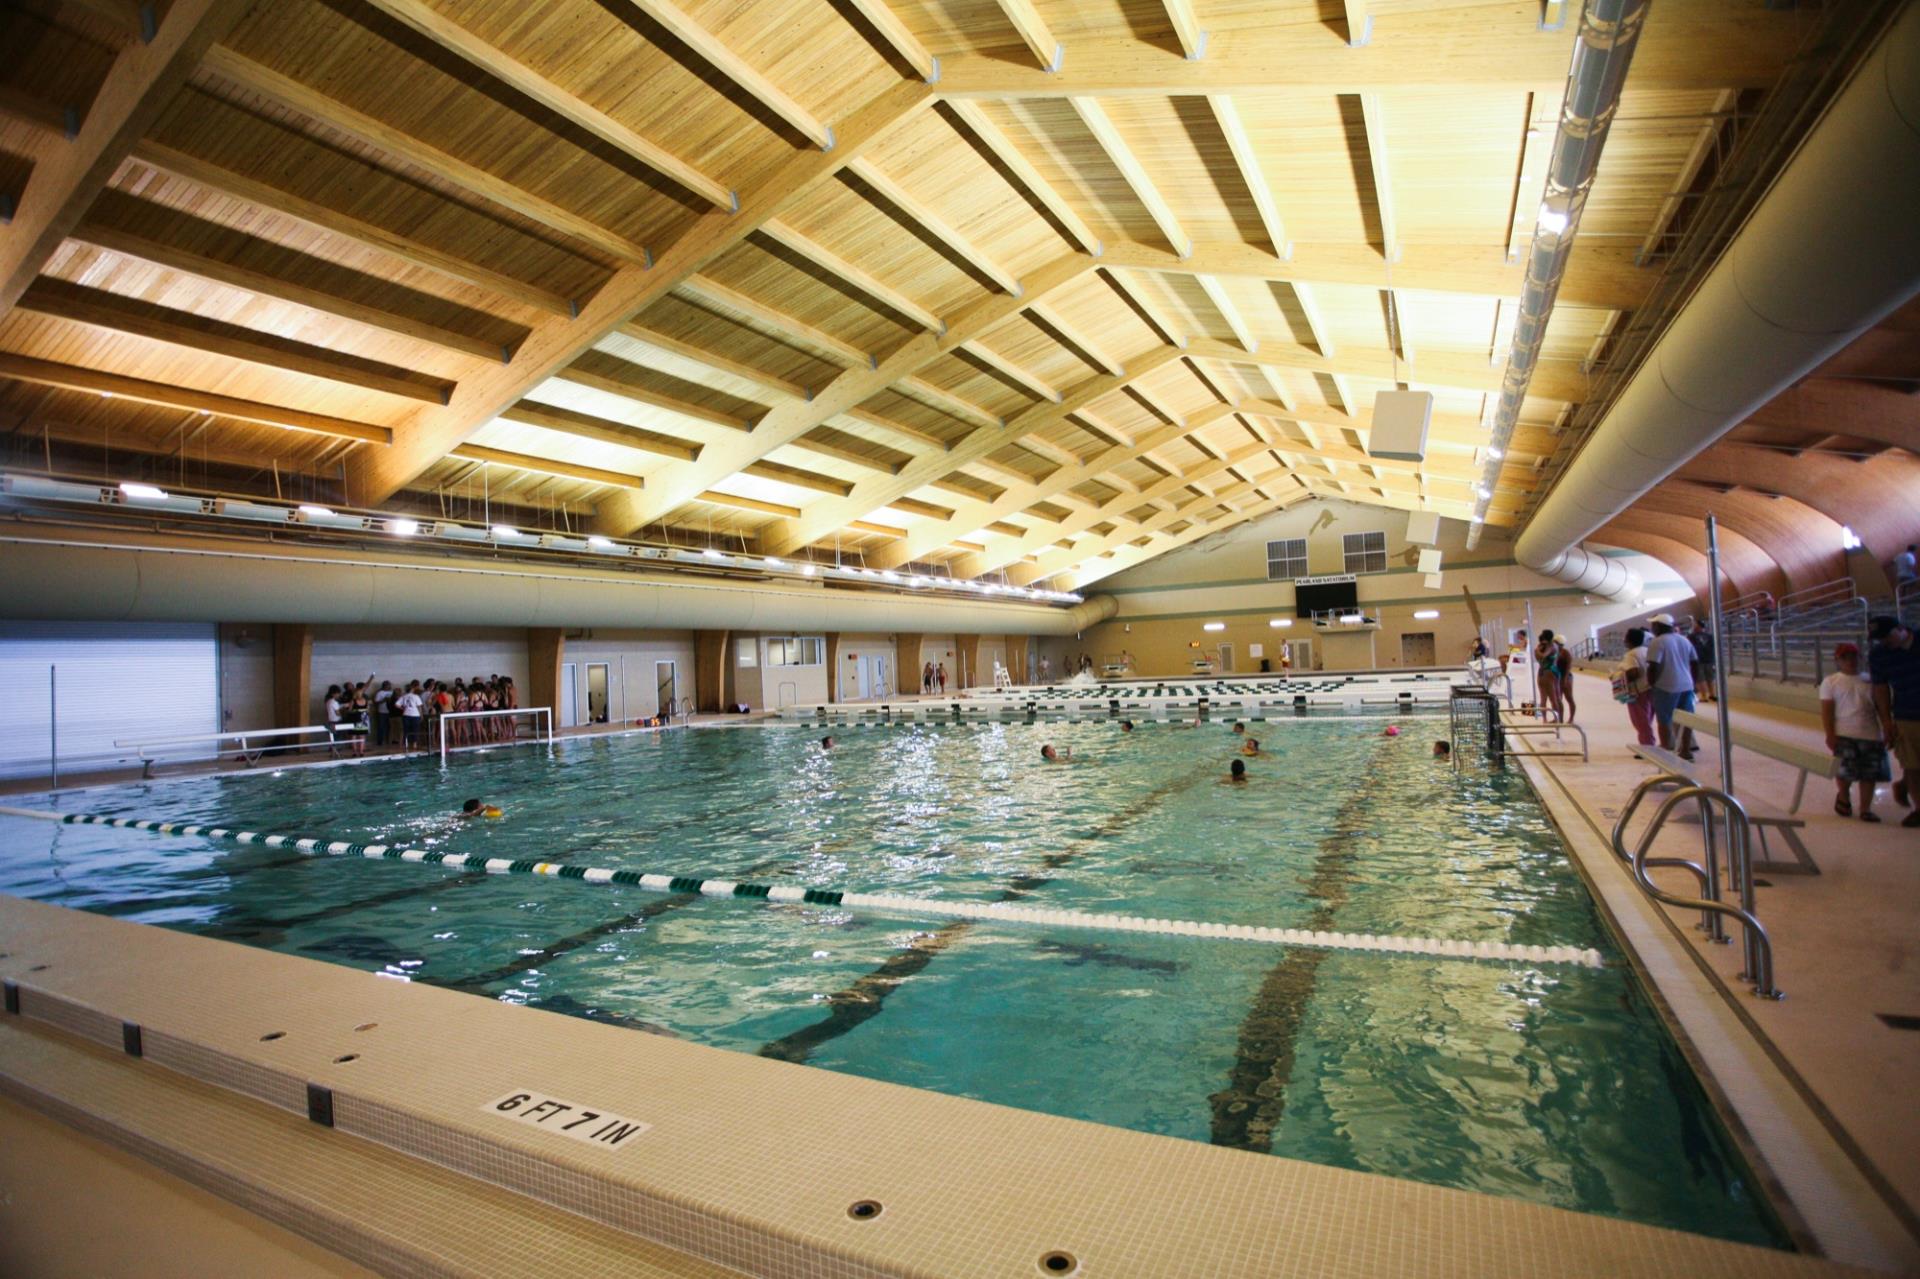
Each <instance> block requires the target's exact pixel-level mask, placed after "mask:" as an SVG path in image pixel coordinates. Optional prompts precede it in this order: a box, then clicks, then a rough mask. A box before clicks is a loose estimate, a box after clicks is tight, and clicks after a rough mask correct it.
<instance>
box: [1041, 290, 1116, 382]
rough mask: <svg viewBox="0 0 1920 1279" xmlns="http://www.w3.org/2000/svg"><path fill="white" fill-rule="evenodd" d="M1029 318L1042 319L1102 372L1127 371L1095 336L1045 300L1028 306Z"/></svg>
mask: <svg viewBox="0 0 1920 1279" xmlns="http://www.w3.org/2000/svg"><path fill="white" fill-rule="evenodd" d="M1027 315H1028V318H1030V319H1033V320H1037V321H1040V322H1041V323H1042V324H1044V325H1045V326H1046V327H1047V328H1049V329H1052V330H1053V333H1052V334H1051V335H1050V336H1053V337H1054V338H1056V339H1057V340H1058V341H1060V342H1062V343H1063V344H1064V345H1065V346H1066V347H1067V349H1068V350H1070V351H1072V352H1073V353H1074V354H1076V355H1078V356H1080V357H1081V358H1082V359H1085V360H1087V361H1089V362H1090V363H1092V364H1093V365H1094V367H1096V368H1098V369H1099V370H1100V371H1101V372H1102V373H1111V374H1113V375H1114V376H1116V377H1118V376H1121V375H1123V374H1125V373H1126V371H1127V370H1126V366H1125V365H1123V364H1121V363H1120V361H1118V360H1116V359H1114V358H1113V356H1112V355H1111V354H1109V353H1108V352H1107V350H1106V349H1105V347H1104V346H1103V345H1102V344H1101V343H1100V342H1099V341H1098V340H1097V339H1095V338H1092V337H1090V336H1088V335H1087V334H1086V333H1085V332H1083V331H1081V330H1080V329H1079V328H1078V327H1077V326H1075V325H1074V324H1073V323H1071V322H1070V321H1069V320H1067V318H1066V317H1065V316H1063V315H1061V314H1060V312H1059V311H1057V310H1055V309H1054V308H1053V307H1050V306H1048V305H1046V304H1045V303H1044V302H1036V303H1035V304H1034V305H1032V306H1030V307H1028V308H1027Z"/></svg>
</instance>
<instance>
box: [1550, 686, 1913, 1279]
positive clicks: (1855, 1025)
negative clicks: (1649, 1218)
mask: <svg viewBox="0 0 1920 1279" xmlns="http://www.w3.org/2000/svg"><path fill="white" fill-rule="evenodd" d="M1578 681H1579V682H1578V684H1577V685H1576V687H1577V689H1578V691H1579V698H1580V714H1579V717H1578V718H1579V722H1580V723H1581V724H1582V725H1583V726H1584V727H1585V728H1586V730H1587V733H1588V735H1589V741H1590V747H1591V761H1590V762H1583V761H1581V760H1580V759H1578V758H1577V757H1575V758H1566V757H1555V758H1547V759H1539V760H1529V761H1523V763H1524V767H1526V768H1527V769H1528V771H1529V772H1530V773H1532V774H1533V775H1534V777H1535V784H1536V788H1537V789H1538V790H1539V791H1540V793H1541V795H1542V798H1543V799H1545V800H1546V801H1547V802H1548V806H1549V809H1550V810H1551V811H1553V813H1554V816H1555V819H1556V821H1557V822H1558V823H1559V824H1560V826H1561V828H1562V830H1563V832H1565V833H1566V834H1567V836H1568V839H1569V843H1570V844H1571V845H1573V846H1574V851H1575V854H1576V856H1577V857H1579V858H1580V859H1581V860H1582V862H1583V866H1584V868H1585V869H1586V871H1587V873H1588V875H1589V878H1590V880H1592V881H1593V882H1594V884H1595V888H1596V890H1597V893H1598V896H1599V897H1600V900H1601V901H1602V903H1603V904H1604V905H1605V906H1606V907H1607V908H1608V909H1609V910H1610V911H1612V913H1613V914H1614V917H1615V923H1616V926H1617V927H1619V928H1621V929H1622V930H1623V931H1625V932H1626V933H1628V935H1629V937H1630V938H1632V939H1633V940H1634V942H1635V949H1636V951H1638V953H1639V954H1640V957H1641V959H1642V961H1643V962H1644V963H1645V964H1646V966H1647V968H1648V969H1649V970H1650V976H1652V977H1653V979H1654V980H1655V981H1656V982H1657V983H1658V984H1659V986H1660V988H1661V993H1662V994H1663V996H1665V997H1666V999H1667V1002H1668V1004H1669V1006H1670V1007H1671V1008H1672V1009H1673V1010H1674V1011H1675V1012H1676V1013H1678V1014H1679V1015H1680V1019H1681V1021H1682V1024H1683V1025H1685V1024H1686V1023H1687V1021H1688V1017H1689V1016H1692V1017H1693V1018H1694V1019H1695V1024H1693V1025H1688V1026H1687V1030H1688V1032H1689V1035H1690V1037H1691V1038H1692V1040H1693V1046H1694V1048H1695V1050H1696V1051H1698V1052H1699V1053H1700V1054H1701V1055H1702V1056H1704V1057H1706V1058H1708V1060H1707V1063H1706V1064H1707V1066H1708V1068H1709V1070H1710V1071H1711V1073H1712V1074H1713V1075H1714V1079H1715V1083H1716V1084H1717V1085H1718V1086H1719V1088H1720V1090H1721V1091H1722V1093H1723V1095H1725V1096H1726V1098H1727V1100H1728V1101H1730V1102H1731V1103H1732V1106H1733V1108H1734V1110H1735V1111H1736V1112H1738V1113H1739V1114H1740V1116H1741V1120H1742V1122H1743V1123H1744V1124H1745V1125H1746V1126H1747V1127H1748V1129H1749V1132H1748V1134H1747V1135H1748V1136H1749V1137H1752V1138H1753V1139H1755V1140H1757V1141H1758V1142H1759V1144H1760V1146H1761V1151H1762V1155H1763V1158H1764V1159H1765V1160H1766V1162H1767V1164H1768V1166H1769V1170H1770V1171H1771V1172H1772V1173H1773V1174H1774V1175H1775V1176H1776V1177H1778V1178H1779V1179H1780V1180H1781V1182H1782V1183H1784V1184H1785V1185H1786V1187H1787V1189H1788V1193H1789V1197H1790V1198H1791V1199H1793V1200H1794V1201H1795V1207H1796V1208H1797V1209H1798V1211H1799V1213H1800V1215H1801V1216H1802V1217H1803V1218H1804V1219H1805V1221H1806V1224H1807V1225H1808V1226H1809V1227H1810V1228H1811V1229H1813V1231H1814V1232H1815V1233H1816V1234H1817V1235H1824V1236H1825V1238H1824V1239H1823V1243H1825V1244H1827V1250H1828V1251H1829V1252H1830V1254H1831V1255H1848V1256H1850V1257H1851V1258H1852V1259H1854V1260H1857V1261H1860V1262H1862V1263H1864V1264H1873V1265H1877V1266H1879V1267H1882V1268H1887V1269H1894V1270H1898V1271H1901V1272H1904V1273H1920V1214H1917V1213H1916V1208H1920V1105H1916V1104H1915V1097H1916V1096H1920V1032H1917V1031H1916V1030H1914V1029H1898V1028H1896V1026H1895V1024H1892V1023H1889V1022H1888V1021H1885V1020H1883V1019H1882V1017H1881V1014H1889V1015H1892V1016H1894V1017H1896V1018H1898V1017H1903V1016H1904V1017H1907V1018H1912V1017H1914V1016H1916V1015H1920V962H1916V961H1917V960H1920V953H1917V952H1920V917H1917V916H1916V914H1915V906H1916V903H1920V831H1915V830H1911V829H1905V828H1902V827H1901V826H1900V825H1899V819H1900V818H1901V817H1903V816H1904V815H1905V813H1906V811H1908V810H1904V809H1901V808H1900V807H1899V806H1897V805H1896V804H1894V802H1893V800H1892V797H1891V794H1890V788H1888V787H1885V786H1883V787H1881V788H1880V795H1879V799H1878V800H1877V802H1876V805H1875V807H1876V810H1877V811H1878V812H1880V814H1881V815H1882V817H1883V818H1885V819H1886V820H1884V821H1883V822H1882V823H1881V824H1879V825H1870V824H1867V823H1863V822H1861V821H1859V820H1857V819H1845V818H1841V817H1839V816H1837V815H1836V814H1835V813H1834V812H1833V796H1832V793H1831V787H1832V783H1831V782H1829V781H1825V780H1822V779H1819V778H1811V779H1809V780H1808V783H1807V794H1806V798H1805V801H1804V802H1803V804H1802V807H1801V810H1800V812H1799V813H1798V814H1796V815H1797V816H1799V817H1801V818H1804V819H1805V821H1806V826H1805V828H1804V830H1803V831H1802V832H1801V833H1802V837H1803V839H1804V840H1805V843H1806V846H1807V848H1808V850H1809V852H1810V853H1811V854H1812V856H1813V858H1814V859H1815V861H1816V862H1817V863H1818V864H1819V866H1820V869H1821V872H1822V873H1821V874H1819V875H1797V874H1779V873H1768V872H1760V873H1758V874H1756V876H1755V880H1756V884H1757V885H1758V888H1757V893H1758V902H1757V906H1756V913H1757V915H1758V916H1759V918H1760V920H1761V922H1762V923H1763V924H1764V925H1765V926H1766V928H1767V930H1768V933H1769V934H1770V936H1771V937H1772V940H1773V946H1774V961H1775V974H1776V976H1775V980H1776V983H1777V984H1778V985H1779V986H1780V987H1781V988H1782V989H1783V990H1784V991H1785V992H1786V998H1785V999H1783V1000H1780V1001H1771V1000H1763V999H1759V998H1757V997H1755V996H1754V995H1753V994H1752V993H1751V984H1750V983H1743V982H1741V981H1740V980H1739V978H1738V974H1739V971H1740V969H1741V967H1742V964H1741V951H1740V946H1739V944H1738V942H1737V940H1736V941H1735V943H1733V944H1730V945H1714V944H1711V943H1709V942H1708V941H1707V939H1706V938H1705V936H1704V934H1702V933H1700V932H1699V931H1698V930H1697V929H1695V928H1694V927H1693V924H1694V921H1695V920H1696V919H1697V915H1696V914H1695V913H1694V912H1689V911H1682V910H1679V909H1677V908H1673V907H1667V906H1663V905H1660V904H1658V903H1654V902H1652V901H1651V900H1650V899H1648V898H1646V897H1645V896H1644V894H1642V893H1640V891H1639V889H1638V888H1637V886H1635V885H1634V884H1633V883H1632V880H1631V875H1630V872H1629V871H1628V869H1627V868H1626V867H1625V866H1624V865H1623V864H1622V863H1620V862H1619V861H1618V859H1617V858H1615V857H1614V856H1613V854H1612V852H1611V849H1610V848H1609V847H1607V845H1606V835H1607V834H1608V833H1610V832H1611V830H1612V827H1613V823H1614V819H1615V818H1616V817H1617V816H1618V814H1619V811H1620V809H1621V808H1622V807H1623V806H1624V805H1625V803H1626V800H1627V799H1628V797H1629V795H1630V794H1631V792H1632V790H1633V788H1634V787H1635V786H1637V785H1638V784H1639V783H1640V782H1641V781H1642V780H1644V779H1645V778H1647V777H1648V776H1650V775H1651V774H1652V771H1653V770H1652V768H1651V766H1650V765H1648V764H1646V763H1644V762H1642V761H1641V760H1639V759H1636V758H1634V757H1633V755H1632V754H1631V747H1632V745H1633V743H1634V740H1635V739H1634V734H1633V730H1632V727H1631V725H1630V724H1629V722H1628V720H1627V716H1626V712H1625V709H1624V708H1623V707H1620V706H1619V705H1617V704H1616V703H1614V702H1613V701H1612V699H1611V697H1610V696H1609V694H1608V689H1607V685H1606V683H1605V681H1604V680H1602V679H1600V678H1599V677H1598V676H1595V675H1584V674H1583V675H1581V676H1579V677H1578ZM1711 709H1712V708H1711V707H1703V710H1711ZM1730 711H1731V715H1732V719H1733V722H1734V723H1735V724H1736V725H1744V726H1747V727H1750V728H1753V729H1756V730H1759V731H1763V732H1766V733H1768V734H1770V735H1772V736H1775V737H1779V738H1782V739H1785V740H1789V741H1793V742H1796V743H1799V744H1804V745H1807V746H1809V747H1811V748H1813V749H1815V750H1823V749H1824V747H1823V740H1822V734H1821V731H1820V727H1819V723H1818V720H1817V719H1815V718H1813V717H1811V716H1808V715H1806V714H1804V713H1800V712H1796V711H1793V710H1790V709H1786V708H1783V707H1780V706H1775V705H1769V704H1766V703H1762V702H1756V701H1747V702H1740V701H1735V702H1734V703H1732V704H1731V706H1730ZM1531 740H1533V741H1534V742H1536V743H1538V742H1540V740H1541V739H1538V738H1535V739H1531ZM1565 740H1566V742H1568V743H1571V742H1572V741H1573V739H1572V738H1571V736H1569V737H1567V738H1566V739H1565ZM1716 750H1717V748H1716V747H1715V745H1714V743H1713V742H1712V741H1711V740H1703V741H1702V750H1701V754H1700V756H1699V758H1698V761H1697V762H1698V763H1699V764H1700V765H1703V766H1704V767H1702V768H1701V769H1700V770H1699V771H1700V772H1701V774H1702V776H1703V777H1705V778H1709V779H1717V778H1718V775H1719V766H1718V756H1717V754H1716V753H1715V751H1716ZM1733 768H1734V778H1735V783H1736V786H1737V789H1738V791H1739V793H1740V794H1742V795H1744V796H1748V797H1752V798H1757V799H1759V800H1761V801H1763V802H1767V803H1770V804H1771V805H1772V806H1774V807H1777V808H1779V809H1781V810H1783V811H1784V810H1785V809H1787V807H1788V806H1789V804H1790V803H1791V799H1792V793H1793V787H1794V782H1795V780H1796V778H1797V777H1798V773H1797V770H1795V769H1792V768H1790V767H1789V766H1787V765H1785V764H1781V763H1778V762H1776V761H1773V760H1769V759H1766V758H1764V757H1762V756H1759V755H1756V754H1754V753H1753V752H1751V751H1747V750H1744V749H1740V748H1737V747H1736V749H1735V753H1734V764H1733ZM1651 809H1652V805H1651V804H1648V805H1646V806H1644V807H1643V808H1642V810H1641V814H1640V816H1639V817H1638V818H1637V819H1636V820H1635V822H1634V824H1633V827H1632V831H1633V833H1634V835H1635V836H1637V835H1638V832H1640V831H1641V830H1642V829H1644V824H1645V820H1646V818H1647V816H1649V815H1650V813H1651ZM1629 846H1631V841H1630V844H1629ZM1653 851H1654V853H1656V854H1662V853H1664V854H1670V855H1675V856H1687V857H1693V858H1697V857H1698V856H1699V853H1700V828H1699V825H1698V823H1697V822H1692V821H1681V820H1678V819H1677V818H1676V820H1675V821H1674V822H1672V823H1670V825H1669V827H1668V828H1667V830H1666V831H1664V832H1662V834H1661V835H1660V836H1659V837H1658V839H1657V840H1656V841H1655V843H1654V845H1653ZM1774 851H1775V854H1776V855H1779V854H1780V845H1779V841H1778V839H1777V838H1776V839H1775V840H1774ZM1756 855H1758V854H1757V853H1756ZM1653 874H1654V878H1655V881H1656V882H1657V883H1660V884H1661V885H1662V886H1663V887H1667V888H1670V889H1672V890H1673V891H1675V892H1684V893H1689V894H1690V893H1691V892H1692V891H1694V886H1693V883H1692V880H1691V878H1690V876H1687V875H1686V874H1684V873H1683V872H1676V871H1668V870H1656V871H1654V872H1653ZM1636 917H1638V918H1639V919H1640V923H1639V924H1638V925H1636V922H1635V919H1636ZM1648 917H1653V918H1657V919H1659V920H1660V921H1661V924H1662V926H1661V927H1660V928H1657V929H1647V928H1645V920H1646V918H1648ZM1636 928H1639V929H1640V931H1641V935H1640V936H1638V937H1635V936H1634V934H1635V931H1636ZM1731 931H1733V932H1734V934H1735V936H1736V937H1737V927H1736V928H1735V929H1733V930H1731ZM1909 1024H1911V1023H1909ZM1743 1027H1744V1029H1745V1030H1746V1031H1747V1032H1750V1034H1743V1033H1742V1028H1743ZM1749 1048H1757V1050H1758V1051H1757V1053H1756V1052H1752V1051H1742V1050H1746V1049H1749ZM1716 1056H1717V1058H1718V1060H1715V1059H1714V1058H1715V1057H1716ZM1796 1103H1797V1104H1796ZM1796 1112H1797V1113H1796ZM1808 1124H1813V1125H1817V1126H1818V1128H1820V1129H1824V1131H1825V1134H1826V1136H1827V1144H1829V1145H1830V1147H1831V1148H1830V1149H1828V1150H1826V1151H1824V1152H1822V1151H1820V1150H1819V1149H1818V1148H1819V1147H1820V1146H1821V1145H1822V1140H1821V1135H1820V1133H1818V1132H1814V1131H1809V1130H1806V1125H1808ZM1823 1165H1828V1166H1823ZM1845 1165H1850V1167H1849V1166H1845ZM1870 1201H1877V1203H1876V1202H1870ZM1841 1235H1845V1236H1847V1238H1846V1239H1845V1240H1844V1242H1843V1241H1842V1240H1841V1239H1840V1238H1839V1236H1841Z"/></svg>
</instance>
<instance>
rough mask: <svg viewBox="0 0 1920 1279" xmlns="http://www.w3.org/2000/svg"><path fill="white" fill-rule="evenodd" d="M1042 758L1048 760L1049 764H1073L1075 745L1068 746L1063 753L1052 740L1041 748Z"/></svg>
mask: <svg viewBox="0 0 1920 1279" xmlns="http://www.w3.org/2000/svg"><path fill="white" fill-rule="evenodd" d="M1040 758H1041V759H1044V760H1046V761H1047V763H1049V764H1071V763H1072V762H1073V747H1071V746H1069V747H1067V749H1066V753H1065V754H1062V753H1061V752H1059V751H1057V750H1055V749H1054V748H1053V743H1052V742H1048V743H1047V744H1046V745H1045V746H1042V747H1041V748H1040Z"/></svg>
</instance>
